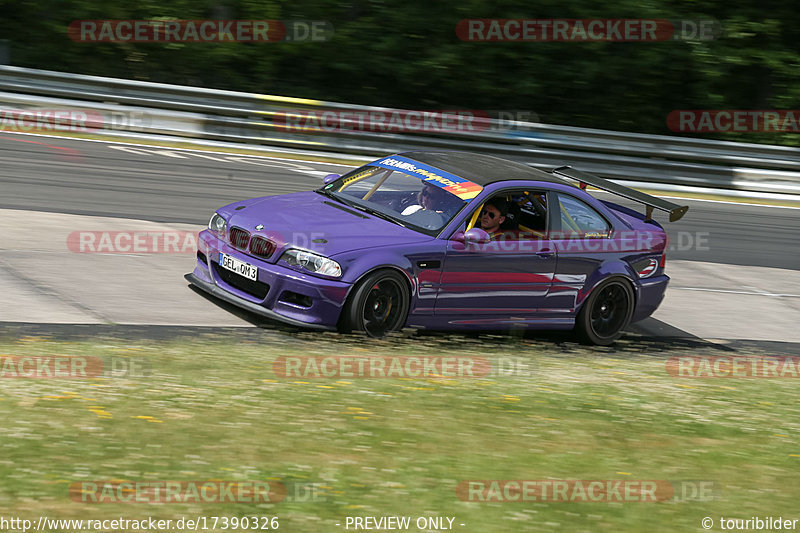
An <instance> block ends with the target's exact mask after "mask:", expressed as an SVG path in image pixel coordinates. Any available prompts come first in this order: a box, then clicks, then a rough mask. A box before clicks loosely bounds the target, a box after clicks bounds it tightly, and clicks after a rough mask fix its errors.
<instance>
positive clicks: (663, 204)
mask: <svg viewBox="0 0 800 533" xmlns="http://www.w3.org/2000/svg"><path fill="white" fill-rule="evenodd" d="M552 173H553V174H556V175H558V176H563V177H565V178H570V179H573V180H576V181H577V182H578V186H579V187H580V188H581V189H582V190H584V191H585V190H586V186H587V185H591V186H592V187H597V188H598V189H601V190H604V191H608V192H610V193H613V194H616V195H618V196H622V197H623V198H627V199H628V200H633V201H634V202H639V203H642V204H644V205H645V220H646V221H648V222H650V221H652V220H653V208H655V209H659V210H661V211H666V212H667V213H669V221H670V222H677V221H678V220H680V219H681V217H683V215H685V214H686V211H688V210H689V206H688V205H678V204H675V203H672V202H670V201H667V200H664V199H663V198H656V197H655V196H650V195H649V194H646V193H643V192H641V191H637V190H635V189H631V188H630V187H625V186H624V185H620V184H618V183H614V182H613V181H610V180H607V179H605V178H601V177H600V176H595V175H594V174H590V173H588V172H584V171H582V170H578V169H575V168H572V167H569V166H565V167H558V168H555V169H553V170H552Z"/></svg>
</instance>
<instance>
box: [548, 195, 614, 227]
mask: <svg viewBox="0 0 800 533" xmlns="http://www.w3.org/2000/svg"><path fill="white" fill-rule="evenodd" d="M558 203H559V217H560V220H561V232H562V233H563V234H564V235H575V234H578V235H580V236H581V237H608V236H609V234H610V233H611V227H610V226H609V224H608V222H606V219H604V218H603V217H602V216H601V215H600V213H598V212H597V211H595V210H594V209H593V208H592V207H590V206H589V205H588V204H586V203H585V202H583V201H581V200H578V199H577V198H575V197H573V196H569V195H566V194H559V195H558Z"/></svg>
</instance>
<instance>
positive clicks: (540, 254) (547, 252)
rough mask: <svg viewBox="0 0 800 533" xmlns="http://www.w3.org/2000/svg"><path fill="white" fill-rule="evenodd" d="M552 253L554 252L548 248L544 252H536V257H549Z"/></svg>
mask: <svg viewBox="0 0 800 533" xmlns="http://www.w3.org/2000/svg"><path fill="white" fill-rule="evenodd" d="M554 253H555V252H553V250H551V249H550V248H545V249H544V250H540V251H538V252H536V255H538V256H539V257H550V256H552V255H553V254H554Z"/></svg>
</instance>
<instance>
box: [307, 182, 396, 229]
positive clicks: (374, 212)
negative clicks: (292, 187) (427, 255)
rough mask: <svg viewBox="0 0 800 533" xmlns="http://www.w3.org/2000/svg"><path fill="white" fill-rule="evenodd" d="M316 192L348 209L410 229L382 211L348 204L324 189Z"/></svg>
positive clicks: (353, 203)
mask: <svg viewBox="0 0 800 533" xmlns="http://www.w3.org/2000/svg"><path fill="white" fill-rule="evenodd" d="M315 192H318V193H320V194H323V195H325V196H327V197H328V198H333V199H334V200H336V201H337V202H340V203H342V204H344V205H346V206H348V207H352V208H354V209H360V210H361V211H366V212H367V213H369V214H370V215H372V216H375V217H378V218H382V219H383V220H388V221H389V222H394V223H395V224H397V225H398V226H402V227H404V228H407V227H408V226H406V225H405V224H403V223H402V222H400V221H398V220H396V219H394V218H392V217H390V216H389V215H387V214H385V213H381V212H380V211H377V210H375V209H373V208H371V207H367V206H365V205H361V204H357V203H355V202H348V201H347V200H345V199H343V198H340V197H339V196H336V195H334V194H333V193H331V192H330V191H326V190H324V189H315Z"/></svg>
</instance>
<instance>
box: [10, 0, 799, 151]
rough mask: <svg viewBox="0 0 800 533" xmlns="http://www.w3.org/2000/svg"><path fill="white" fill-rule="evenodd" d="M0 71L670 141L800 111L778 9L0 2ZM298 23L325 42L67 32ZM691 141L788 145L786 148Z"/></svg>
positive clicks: (742, 5)
mask: <svg viewBox="0 0 800 533" xmlns="http://www.w3.org/2000/svg"><path fill="white" fill-rule="evenodd" d="M0 8H1V9H2V11H0V12H1V13H2V16H1V19H0V38H2V39H6V40H7V41H8V46H9V51H10V58H11V64H13V65H18V66H24V67H32V68H42V69H51V70H61V71H68V72H77V73H84V74H94V75H101V76H112V77H122V78H131V79H140V80H149V81H157V82H165V83H176V84H188V85H197V86H205V87H213V88H220V89H230V90H238V91H247V92H258V93H267V94H279V95H287V96H297V97H306V98H318V99H324V100H334V101H343V102H351V103H360V104H368V105H382V106H389V107H402V108H412V109H441V108H450V109H491V110H499V109H502V110H524V111H533V112H535V113H536V114H537V115H538V116H539V117H540V118H541V120H542V121H543V122H547V123H553V124H566V125H573V126H584V127H595V128H604V129H616V130H626V131H634V132H644V133H656V134H673V133H672V132H670V131H669V130H668V128H667V125H666V117H667V115H668V114H669V113H670V111H673V110H675V109H796V108H800V104H799V103H798V102H799V101H800V100H799V99H798V93H800V68H798V67H800V49H799V47H800V45H799V44H798V43H800V24H798V23H797V22H798V15H797V14H796V13H797V11H798V10H797V8H796V6H795V4H794V3H793V2H790V1H786V0H784V1H781V2H770V1H764V2H758V3H757V2H749V1H743V0H729V1H724V0H695V1H690V0H675V1H672V2H662V1H657V0H636V1H631V0H609V1H607V2H603V3H602V4H601V3H598V2H596V1H595V0H591V1H589V0H574V1H571V2H569V3H567V4H564V3H562V2H560V1H558V0H542V1H539V2H536V3H532V2H523V1H520V0H513V1H512V0H497V1H495V2H492V3H488V2H485V1H484V0H461V1H460V2H435V1H421V0H406V1H389V0H344V1H342V0H336V1H334V0H293V1H268V0H227V1H226V0H207V1H206V2H202V1H201V2H197V1H196V0H172V1H169V2H167V1H164V0H161V1H156V0H138V1H132V0H113V1H112V0H0ZM599 17H602V18H658V19H695V20H701V19H715V20H716V21H718V22H719V24H720V25H721V27H722V30H723V33H722V35H720V36H719V38H717V39H714V40H685V41H665V42H649V43H642V42H632V43H620V42H591V43H580V42H568V43H564V42H549V43H523V42H516V43H515V42H499V43H489V42H465V41H462V40H460V39H459V38H458V37H457V35H456V31H455V29H456V24H457V23H458V21H459V20H461V19H469V18H537V19H544V18H583V19H585V18H599ZM169 18H174V19H209V18H216V19H280V20H287V19H289V20H291V19H306V20H308V19H311V20H325V21H328V22H330V23H331V24H332V25H333V27H334V34H333V36H332V38H331V39H330V40H327V41H323V42H299V43H298V42H280V43H220V44H211V43H139V44H132V43H88V42H87V43H81V42H75V41H73V40H71V39H70V38H69V37H68V35H67V27H68V25H69V24H70V22H72V21H74V20H81V19H140V20H144V19H169ZM706 136H707V137H709V138H711V137H717V138H725V139H731V140H741V141H752V142H768V143H777V144H792V145H794V144H798V141H797V139H798V136H797V134H791V133H725V134H716V135H714V136H712V135H710V134H708V135H706Z"/></svg>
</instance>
